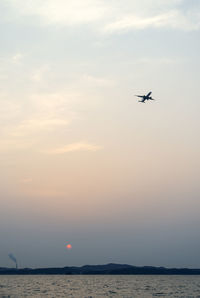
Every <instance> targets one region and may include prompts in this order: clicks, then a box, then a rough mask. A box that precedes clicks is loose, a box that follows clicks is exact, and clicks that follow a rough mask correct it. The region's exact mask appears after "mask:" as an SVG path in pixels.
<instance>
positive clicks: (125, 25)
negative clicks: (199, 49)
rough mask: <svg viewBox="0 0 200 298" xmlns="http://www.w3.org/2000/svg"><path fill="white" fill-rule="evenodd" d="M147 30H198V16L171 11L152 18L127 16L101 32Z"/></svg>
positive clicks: (199, 16) (199, 15) (199, 19)
mask: <svg viewBox="0 0 200 298" xmlns="http://www.w3.org/2000/svg"><path fill="white" fill-rule="evenodd" d="M147 28H173V29H180V30H186V31H190V30H198V29H199V28H200V14H190V15H184V14H183V13H181V12H180V11H178V10H172V11H169V12H167V13H163V14H158V15H155V16H152V17H140V16H138V15H134V14H128V15H126V16H123V17H122V18H120V19H119V20H117V21H115V22H112V23H110V24H107V25H105V27H104V29H103V30H104V32H106V33H115V32H125V31H129V30H142V29H147Z"/></svg>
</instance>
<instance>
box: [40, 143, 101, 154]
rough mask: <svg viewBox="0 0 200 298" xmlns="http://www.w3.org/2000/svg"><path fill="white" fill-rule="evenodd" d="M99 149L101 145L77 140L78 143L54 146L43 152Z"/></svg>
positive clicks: (58, 152) (59, 152)
mask: <svg viewBox="0 0 200 298" xmlns="http://www.w3.org/2000/svg"><path fill="white" fill-rule="evenodd" d="M101 149H102V147H101V146H97V145H94V144H90V143H85V142H79V143H72V144H68V145H66V146H63V147H59V148H55V149H50V150H47V151H45V153H48V154H64V153H68V152H76V151H98V150H101Z"/></svg>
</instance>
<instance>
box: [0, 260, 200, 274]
mask: <svg viewBox="0 0 200 298" xmlns="http://www.w3.org/2000/svg"><path fill="white" fill-rule="evenodd" d="M13 274H17V275H29V274H32V275H37V274H45V275H48V274H62V275H63V274H70V275H71V274H84V275H89V274H113V275H126V274H128V275H130V274H132V275H133V274H135V275H136V274H141V275H200V269H189V268H165V267H151V266H144V267H137V266H131V265H126V264H112V263H111V264H107V265H85V266H82V267H63V268H37V269H32V268H23V269H16V268H4V267H0V275H13Z"/></svg>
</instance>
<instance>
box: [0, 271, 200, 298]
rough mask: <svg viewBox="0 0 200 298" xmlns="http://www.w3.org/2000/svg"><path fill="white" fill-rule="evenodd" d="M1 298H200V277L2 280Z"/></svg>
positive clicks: (87, 277)
mask: <svg viewBox="0 0 200 298" xmlns="http://www.w3.org/2000/svg"><path fill="white" fill-rule="evenodd" d="M0 297H1V298H3V297H4V298H8V297H12V298H14V297H77V298H84V297H88V298H89V297H90V298H91V297H126V298H128V297H130V298H132V297H134V298H135V297H136V298H137V297H141V298H145V297H187V298H190V297H195V298H196V297H199V298H200V276H191V275H190V276H166V275H165V276H151V275H148V276H144V275H131V276H130V275H118V276H113V275H101V276H99V275H98V276H95V275H89V276H86V275H74V276H70V275H45V276H43V275H36V276H27V275H23V276H19V275H15V276H6V275H2V276H0Z"/></svg>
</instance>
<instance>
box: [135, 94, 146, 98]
mask: <svg viewBox="0 0 200 298" xmlns="http://www.w3.org/2000/svg"><path fill="white" fill-rule="evenodd" d="M135 96H137V97H141V98H143V97H144V96H143V95H135Z"/></svg>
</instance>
